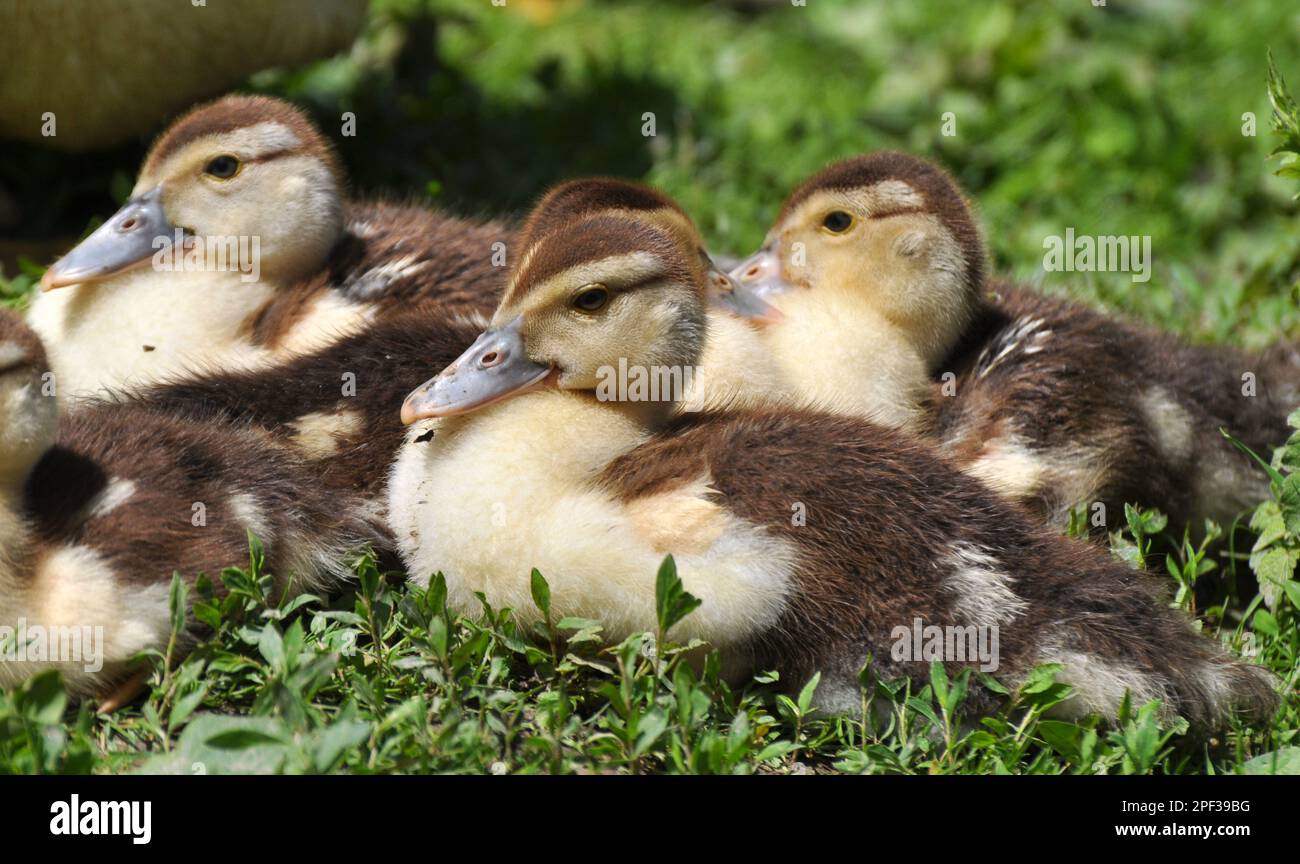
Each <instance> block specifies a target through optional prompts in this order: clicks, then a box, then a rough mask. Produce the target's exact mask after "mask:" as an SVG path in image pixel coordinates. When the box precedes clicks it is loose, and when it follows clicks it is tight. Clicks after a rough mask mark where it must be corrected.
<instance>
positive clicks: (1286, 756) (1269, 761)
mask: <svg viewBox="0 0 1300 864" xmlns="http://www.w3.org/2000/svg"><path fill="white" fill-rule="evenodd" d="M1241 770H1242V773H1244V774H1290V775H1296V774H1300V747H1283V748H1281V749H1280V750H1274V751H1273V752H1271V753H1264V754H1262V755H1260V756H1256V757H1255V758H1254V759H1251V760H1250V761H1248V762H1247V763H1246V764H1244V765H1242V766H1241Z"/></svg>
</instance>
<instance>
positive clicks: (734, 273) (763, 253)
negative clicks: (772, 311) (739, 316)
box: [728, 249, 794, 298]
mask: <svg viewBox="0 0 1300 864" xmlns="http://www.w3.org/2000/svg"><path fill="white" fill-rule="evenodd" d="M728 275H730V276H731V278H732V279H734V280H735V282H736V284H737V285H738V286H740V287H741V288H744V289H746V290H748V291H750V292H751V293H753V294H755V295H756V296H758V297H760V298H761V297H767V296H770V295H772V294H782V293H784V292H786V291H790V290H792V289H793V288H794V285H792V284H791V283H790V282H789V281H787V280H786V278H785V276H784V275H783V274H782V273H781V256H780V255H778V254H776V253H775V252H773V251H772V250H771V249H760V250H758V251H757V252H755V253H754V254H753V255H750V256H749V257H748V258H746V259H745V260H744V261H741V262H740V263H739V264H737V265H736V266H735V267H733V268H732V270H731V273H730V274H728Z"/></svg>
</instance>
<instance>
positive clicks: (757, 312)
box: [708, 269, 785, 324]
mask: <svg viewBox="0 0 1300 864" xmlns="http://www.w3.org/2000/svg"><path fill="white" fill-rule="evenodd" d="M708 279H709V300H710V301H712V303H713V305H714V306H717V307H718V308H720V309H725V310H726V311H728V312H730V313H731V314H733V315H737V316H739V317H741V318H747V319H749V320H751V321H757V322H759V323H762V324H775V323H777V322H778V321H782V320H784V319H785V316H784V315H782V314H781V310H780V309H777V308H776V307H775V306H773V305H771V304H770V303H768V302H767V301H765V300H764V299H763V298H762V297H759V296H758V295H757V294H756V293H754V292H753V291H751V290H750V289H748V288H746V287H744V286H743V285H740V284H738V283H737V282H736V280H735V279H733V278H731V277H730V276H728V275H727V274H726V273H723V272H722V271H721V270H717V269H714V270H711V271H710V272H709V274H708Z"/></svg>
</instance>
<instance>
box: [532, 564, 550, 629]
mask: <svg viewBox="0 0 1300 864" xmlns="http://www.w3.org/2000/svg"><path fill="white" fill-rule="evenodd" d="M532 590H533V603H535V604H537V608H538V609H540V610H542V616H543V617H545V618H546V620H547V621H550V620H551V586H550V585H548V584H547V582H546V579H545V577H543V576H542V572H541V571H540V570H538V569H537V568H536V567H534V568H533V576H532Z"/></svg>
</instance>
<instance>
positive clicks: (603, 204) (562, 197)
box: [520, 177, 780, 322]
mask: <svg viewBox="0 0 1300 864" xmlns="http://www.w3.org/2000/svg"><path fill="white" fill-rule="evenodd" d="M599 214H608V215H621V216H627V217H630V218H633V219H637V220H641V221H644V222H647V223H650V224H653V225H655V226H657V227H658V228H660V229H661V230H662V231H664V232H665V233H666V234H668V235H670V236H671V237H673V238H674V239H675V240H676V241H678V242H680V243H682V244H685V245H687V246H690V247H692V248H694V249H695V250H696V253H697V254H698V256H699V258H700V260H701V261H702V262H703V264H704V269H705V279H706V285H707V290H708V297H709V301H710V303H711V304H712V305H714V306H716V307H718V308H721V309H725V310H727V311H729V312H733V313H736V314H739V315H741V316H743V317H746V318H751V319H754V320H757V321H761V322H771V321H776V320H779V319H780V312H778V311H777V310H776V309H775V307H773V306H770V305H768V304H767V303H765V302H764V301H763V300H762V299H760V298H759V297H758V295H757V294H756V293H754V292H751V291H748V290H746V289H744V288H741V287H739V286H737V285H736V283H735V281H734V280H732V278H731V277H730V276H728V275H727V274H726V273H724V272H723V271H722V270H721V269H720V268H719V267H717V266H716V265H715V264H714V263H713V259H712V258H711V257H710V255H709V252H708V248H707V246H706V245H705V242H704V237H703V236H702V235H701V234H700V231H699V229H698V228H697V227H696V225H695V223H694V222H693V221H692V220H691V217H690V216H689V215H687V213H686V211H685V210H683V209H682V207H681V205H680V204H678V203H677V202H676V201H674V200H673V199H672V198H671V197H669V196H668V195H665V194H664V193H662V192H660V191H659V190H658V189H655V188H653V187H651V186H647V185H646V184H644V183H637V182H635V181H632V180H623V179H621V178H617V177H584V178H581V179H578V180H567V181H565V182H563V183H560V184H557V185H555V186H552V187H551V188H550V189H549V190H547V192H546V193H545V194H544V195H543V196H542V197H541V198H540V199H539V200H538V202H537V204H536V205H535V206H534V207H533V210H532V212H531V213H530V214H529V216H528V219H527V221H526V222H525V223H524V227H523V229H522V230H521V231H520V243H521V245H522V247H523V248H525V249H527V248H528V246H529V244H530V243H531V242H532V240H533V235H535V234H536V233H537V232H538V228H539V226H548V225H555V224H557V223H559V222H562V221H570V220H573V219H576V218H578V217H583V216H596V215H599Z"/></svg>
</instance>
